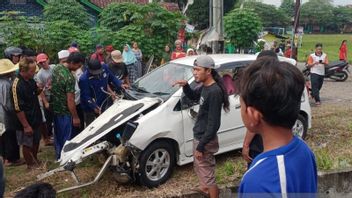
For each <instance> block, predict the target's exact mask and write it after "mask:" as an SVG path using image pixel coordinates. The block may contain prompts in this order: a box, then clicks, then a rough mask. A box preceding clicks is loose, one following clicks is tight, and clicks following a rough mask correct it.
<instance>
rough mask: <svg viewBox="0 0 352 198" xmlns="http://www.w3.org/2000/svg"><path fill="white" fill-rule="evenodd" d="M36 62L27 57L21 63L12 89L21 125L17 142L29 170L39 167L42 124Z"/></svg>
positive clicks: (17, 134) (18, 127)
mask: <svg viewBox="0 0 352 198" xmlns="http://www.w3.org/2000/svg"><path fill="white" fill-rule="evenodd" d="M35 71H36V62H35V60H33V59H32V58H29V57H25V58H22V59H21V61H20V62H19V74H18V75H17V77H16V78H15V79H14V81H13V83H12V88H11V96H12V102H13V105H14V109H15V112H16V115H17V118H18V121H19V122H20V124H19V125H18V126H17V127H16V136H17V142H18V144H19V145H20V146H21V147H22V153H23V157H24V160H25V161H26V164H27V168H28V169H31V168H34V167H38V166H39V165H40V161H39V160H38V158H37V154H38V150H39V142H40V136H41V134H40V130H39V126H40V124H41V123H42V120H43V118H42V113H41V111H40V106H39V101H38V96H39V94H40V93H41V92H42V90H41V89H39V88H38V86H37V83H36V82H35V81H34V79H33V77H34V75H35Z"/></svg>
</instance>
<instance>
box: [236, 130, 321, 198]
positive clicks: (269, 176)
mask: <svg viewBox="0 0 352 198" xmlns="http://www.w3.org/2000/svg"><path fill="white" fill-rule="evenodd" d="M316 192H317V167H316V162H315V157H314V154H313V152H312V151H311V150H310V149H309V147H308V146H307V145H306V144H305V143H304V142H303V141H302V140H301V139H299V138H297V137H296V136H294V138H293V139H292V140H291V142H290V143H289V144H287V145H285V146H283V147H280V148H277V149H274V150H271V151H267V152H264V153H262V154H260V155H258V156H257V157H256V158H255V159H254V160H253V163H252V164H251V166H250V168H249V169H248V171H247V172H246V173H245V174H244V175H243V178H242V181H241V185H240V188H239V197H240V198H245V197H315V193H316Z"/></svg>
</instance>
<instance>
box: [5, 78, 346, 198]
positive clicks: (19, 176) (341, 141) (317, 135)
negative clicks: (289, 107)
mask: <svg viewBox="0 0 352 198" xmlns="http://www.w3.org/2000/svg"><path fill="white" fill-rule="evenodd" d="M321 99H322V105H321V106H320V107H315V106H314V104H312V117H313V120H312V128H311V129H310V130H309V132H308V136H307V143H308V144H309V145H310V146H311V147H312V149H313V150H314V152H315V153H316V155H319V156H317V160H318V161H319V162H318V166H319V169H330V168H339V167H341V166H351V165H352V161H351V160H348V158H349V159H352V155H351V152H350V151H349V148H350V145H351V144H352V111H351V110H352V105H351V102H352V77H351V78H349V79H348V80H347V81H346V82H334V81H331V80H325V82H324V85H323V88H322V90H321ZM41 150H42V152H41V153H40V157H41V159H42V160H43V161H46V162H47V164H46V168H48V167H49V168H52V167H53V166H54V165H53V162H52V161H53V159H54V155H53V153H54V150H53V148H52V147H44V148H42V149H41ZM96 161H99V160H98V159H92V161H91V162H88V164H85V165H84V166H83V167H82V168H81V170H80V171H79V172H78V174H79V175H82V176H83V178H84V179H85V180H86V179H87V180H88V179H92V178H93V177H94V172H97V171H98V168H99V166H97V165H96V163H95V162H96ZM336 161H337V162H338V163H336ZM217 162H218V164H217V181H218V183H219V184H220V186H222V187H224V186H233V185H234V184H237V183H238V181H239V180H240V178H241V176H242V174H243V173H244V172H245V170H246V166H245V163H244V161H243V160H242V159H241V157H240V151H238V150H237V151H233V152H230V153H226V154H223V155H220V156H217ZM341 164H342V165H341ZM42 172H44V170H34V171H27V170H26V168H25V167H24V166H21V167H16V168H15V167H7V168H6V169H5V174H6V194H5V197H12V196H13V195H14V192H15V191H16V190H18V189H20V188H21V187H24V186H27V185H29V184H32V183H34V182H35V176H36V175H37V174H39V173H42ZM67 178H69V175H60V176H58V177H55V178H52V179H50V180H46V182H50V183H51V184H54V186H55V187H56V188H57V187H58V186H67V185H68V184H69V183H71V182H72V181H71V180H70V179H67ZM195 186H197V178H196V177H195V174H194V172H193V167H192V164H189V165H186V166H183V167H177V168H176V170H175V171H174V174H173V176H172V178H171V179H170V180H169V181H168V182H167V183H165V184H163V185H161V186H160V187H158V188H155V189H148V188H145V187H141V186H138V185H134V184H129V185H121V184H118V183H117V182H116V181H114V179H113V177H112V175H111V174H109V172H107V173H105V175H104V176H103V177H102V179H101V180H100V181H99V183H97V184H96V185H93V186H91V187H87V188H83V189H80V190H76V191H72V192H69V193H64V194H60V195H59V197H125V198H127V197H177V196H181V195H182V194H183V193H184V192H188V191H189V189H190V188H192V187H195Z"/></svg>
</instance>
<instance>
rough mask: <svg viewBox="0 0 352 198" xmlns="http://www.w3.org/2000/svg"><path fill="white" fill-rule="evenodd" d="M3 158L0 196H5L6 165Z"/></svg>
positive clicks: (0, 171) (0, 175)
mask: <svg viewBox="0 0 352 198" xmlns="http://www.w3.org/2000/svg"><path fill="white" fill-rule="evenodd" d="M3 164H4V163H3V160H2V159H1V160H0V197H3V196H4V192H5V174H4V172H5V171H4V167H3Z"/></svg>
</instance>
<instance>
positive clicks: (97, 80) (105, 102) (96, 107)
mask: <svg viewBox="0 0 352 198" xmlns="http://www.w3.org/2000/svg"><path fill="white" fill-rule="evenodd" d="M110 84H111V85H113V86H114V88H116V90H121V88H122V87H124V86H123V85H122V82H121V81H120V80H118V79H117V78H116V77H115V76H114V74H113V73H112V72H111V71H110V69H109V68H108V66H107V65H105V64H101V63H100V62H99V60H97V59H90V60H89V62H88V69H87V70H86V71H84V73H83V74H82V76H81V77H80V79H79V81H78V85H79V88H80V90H81V107H82V109H83V111H84V121H85V124H86V126H88V125H89V124H90V123H91V122H93V120H94V119H95V118H96V117H97V116H99V115H100V114H101V113H102V112H104V111H105V110H106V109H107V108H109V107H110V106H111V105H112V102H113V101H112V100H111V98H110V94H109V93H110V92H111V90H110V87H109V85H110ZM124 88H125V87H124ZM111 94H113V93H111Z"/></svg>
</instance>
